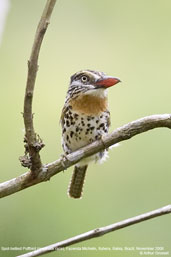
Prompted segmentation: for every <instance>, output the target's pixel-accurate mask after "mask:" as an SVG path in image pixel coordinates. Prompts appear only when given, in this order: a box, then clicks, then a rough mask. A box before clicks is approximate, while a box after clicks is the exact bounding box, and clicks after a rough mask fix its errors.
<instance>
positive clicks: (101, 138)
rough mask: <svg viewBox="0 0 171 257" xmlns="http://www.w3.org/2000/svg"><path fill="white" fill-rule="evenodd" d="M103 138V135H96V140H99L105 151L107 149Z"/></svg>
mask: <svg viewBox="0 0 171 257" xmlns="http://www.w3.org/2000/svg"><path fill="white" fill-rule="evenodd" d="M103 138H104V136H103V135H98V140H100V141H101V142H102V144H103V146H104V148H105V149H108V148H106V145H105V142H104V140H103Z"/></svg>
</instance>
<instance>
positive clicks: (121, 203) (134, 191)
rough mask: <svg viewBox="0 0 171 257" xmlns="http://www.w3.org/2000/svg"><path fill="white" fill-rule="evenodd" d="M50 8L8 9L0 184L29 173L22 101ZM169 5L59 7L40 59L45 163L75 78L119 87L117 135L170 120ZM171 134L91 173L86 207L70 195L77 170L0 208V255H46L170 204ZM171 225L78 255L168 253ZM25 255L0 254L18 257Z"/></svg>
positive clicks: (156, 225)
mask: <svg viewBox="0 0 171 257" xmlns="http://www.w3.org/2000/svg"><path fill="white" fill-rule="evenodd" d="M44 4H45V0H44V1H42V0H37V1H34V0H30V1H27V0H22V1H17V0H12V3H11V9H10V12H9V16H8V19H7V23H6V28H5V32H4V37H3V41H2V45H1V48H0V54H1V58H0V74H1V75H0V85H1V94H0V104H1V108H0V117H1V133H0V144H1V148H0V156H1V173H0V180H1V181H5V180H8V179H11V178H13V177H16V176H18V175H20V174H21V173H23V172H25V169H24V168H22V167H21V166H20V163H19V161H18V157H19V156H20V155H22V154H23V151H24V149H23V143H22V141H23V136H24V132H23V119H22V115H21V112H22V109H23V97H24V90H25V83H26V76H27V60H28V58H29V55H30V50H31V46H32V42H33V38H34V34H35V28H36V26H37V23H38V20H39V18H40V15H41V13H42V9H43V7H44ZM170 8H171V2H170V1H169V0H165V1H162V0H150V1H148V0H144V1H137V0H127V1H124V0H106V1H104V0H102V1H91V0H87V1H84V0H70V1H67V0H59V1H57V5H56V8H55V10H54V13H53V15H52V20H51V24H50V26H49V28H48V31H47V34H46V36H45V40H44V42H43V47H42V49H41V55H40V59H39V65H40V67H39V72H38V76H37V82H36V89H35V95H34V105H33V108H34V112H35V116H34V117H35V120H34V122H35V128H36V131H37V132H38V133H39V134H40V136H41V137H42V138H43V140H44V142H45V144H46V147H45V148H44V149H43V151H42V152H41V155H42V159H43V162H44V163H47V162H51V161H53V160H56V159H58V158H59V156H60V154H61V152H62V148H61V130H60V125H59V118H60V112H61V109H62V106H63V103H64V98H65V94H66V91H67V87H68V83H69V77H70V75H72V74H73V73H74V72H76V71H78V70H81V69H85V68H89V69H95V70H100V71H104V72H106V73H107V74H109V75H114V76H117V77H119V78H120V79H121V80H122V84H119V85H117V86H116V87H114V88H112V89H111V90H110V92H109V104H110V110H111V115H112V126H111V130H113V129H114V128H117V127H118V126H121V125H123V124H125V123H127V122H129V121H132V120H135V119H137V118H140V117H143V116H146V115H150V114H159V113H169V112H170V95H171V76H170V67H171V47H170V45H171V30H170V27H171V18H170ZM170 145H171V137H170V131H169V130H167V129H155V130H154V131H151V132H148V133H144V134H142V135H140V136H138V137H135V138H133V139H131V140H128V141H127V142H124V143H122V144H121V146H120V147H118V148H115V149H113V150H112V151H110V158H109V159H108V161H107V162H105V163H104V164H103V165H91V167H90V168H89V171H88V175H87V180H86V185H85V187H84V196H83V198H82V200H72V199H69V198H68V197H67V194H66V191H67V186H68V182H69V180H70V176H71V172H72V168H70V169H68V170H67V171H65V172H64V173H63V172H61V173H60V174H58V175H57V176H55V177H53V178H52V179H51V181H50V182H46V183H42V184H40V185H36V186H35V187H31V188H29V189H27V190H24V191H22V192H19V193H17V194H14V195H11V196H9V197H7V198H4V199H1V207H0V208H1V219H0V231H1V238H0V246H1V247H2V246H3V247H15V246H16V247H21V246H26V247H29V246H30V247H35V246H36V247H41V246H45V245H48V244H51V243H54V242H57V241H60V240H63V239H66V238H68V237H71V236H74V235H77V234H79V233H82V232H85V231H88V230H90V229H93V228H96V227H99V226H105V225H107V224H110V223H114V222H117V221H120V220H122V219H125V218H128V217H132V216H135V215H138V214H140V213H143V212H146V211H150V210H153V209H155V208H159V207H161V206H164V205H167V204H169V202H170V195H171V187H170V181H171V173H170V170H171V162H170V159H171V158H170ZM170 226H171V219H170V216H165V217H160V218H157V219H154V220H151V221H148V222H145V223H142V224H139V225H135V226H132V227H129V228H126V229H123V230H120V231H117V232H114V233H113V234H109V235H106V236H104V237H102V238H98V239H94V240H91V241H87V242H83V243H80V244H78V245H75V246H73V247H82V246H84V247H97V249H98V247H125V246H128V247H129V246H130V247H131V246H134V247H136V246H139V247H153V246H162V247H164V248H165V251H169V250H170V251H171V246H170V238H171V232H170V229H169V227H170ZM22 252H23V251H2V250H1V252H0V256H5V257H8V256H14V255H17V254H21V253H22ZM77 253H79V256H82V257H84V256H85V257H89V256H105V255H106V254H107V255H108V256H139V252H136V251H133V252H129V251H122V252H121V251H107V252H105V251H101V250H97V251H90V250H89V251H88V250H87V251H76V250H75V251H74V250H72V251H61V252H60V253H52V254H49V255H47V256H62V257H68V256H70V257H73V256H75V254H77Z"/></svg>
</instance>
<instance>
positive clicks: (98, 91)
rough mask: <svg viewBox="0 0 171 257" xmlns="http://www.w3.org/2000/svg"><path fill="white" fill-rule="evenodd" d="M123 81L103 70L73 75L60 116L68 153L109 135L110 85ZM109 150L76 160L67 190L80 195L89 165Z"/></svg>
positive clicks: (63, 139)
mask: <svg viewBox="0 0 171 257" xmlns="http://www.w3.org/2000/svg"><path fill="white" fill-rule="evenodd" d="M118 82H120V80H119V79H118V78H114V77H109V76H106V75H105V74H104V73H103V72H98V71H92V70H83V71H79V72H77V73H75V74H74V75H73V76H71V81H70V85H69V89H68V92H67V96H66V100H65V104H64V107H63V110H62V115H61V125H62V146H63V150H64V153H65V154H69V153H71V152H73V151H75V150H77V149H79V148H81V147H83V146H86V145H88V144H90V143H91V142H93V141H95V140H98V139H100V138H102V137H103V135H106V134H107V133H108V130H109V126H110V112H109V110H108V100H107V88H109V87H111V86H114V85H115V84H117V83H118ZM106 154H107V150H104V151H102V152H99V153H97V154H94V155H93V156H91V157H87V158H85V159H83V160H81V161H80V162H79V163H77V164H76V165H75V167H74V172H73V175H72V178H71V182H70V185H69V189H68V194H69V196H70V197H73V198H81V196H82V189H83V184H84V179H85V174H86V170H87V167H88V164H89V163H90V162H91V161H99V160H103V159H105V157H106Z"/></svg>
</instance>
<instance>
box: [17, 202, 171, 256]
mask: <svg viewBox="0 0 171 257" xmlns="http://www.w3.org/2000/svg"><path fill="white" fill-rule="evenodd" d="M169 213H171V205H168V206H164V207H162V208H159V209H157V210H154V211H150V212H147V213H144V214H140V215H138V216H135V217H133V218H129V219H126V220H123V221H120V222H117V223H114V224H111V225H108V226H106V227H101V228H97V229H94V230H91V231H88V232H86V233H83V234H80V235H77V236H74V237H71V238H69V239H66V240H64V241H61V242H58V243H55V244H52V245H49V246H46V247H43V248H40V249H38V250H35V251H33V252H29V253H26V254H22V255H20V256H18V257H35V256H40V255H43V254H46V253H49V252H53V251H57V250H59V249H60V248H62V247H66V246H69V245H73V244H75V243H80V242H83V241H86V240H89V239H91V238H95V237H100V236H103V235H105V234H107V233H110V232H113V231H115V230H118V229H122V228H125V227H128V226H131V225H134V224H136V223H140V222H142V221H145V220H149V219H153V218H155V217H158V216H161V215H165V214H169Z"/></svg>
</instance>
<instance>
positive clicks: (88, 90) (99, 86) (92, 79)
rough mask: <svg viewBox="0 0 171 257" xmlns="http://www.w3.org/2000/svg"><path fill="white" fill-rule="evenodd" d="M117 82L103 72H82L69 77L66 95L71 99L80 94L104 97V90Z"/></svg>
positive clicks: (105, 91)
mask: <svg viewBox="0 0 171 257" xmlns="http://www.w3.org/2000/svg"><path fill="white" fill-rule="evenodd" d="M118 82H120V79H118V78H114V77H110V76H107V75H106V74H104V73H103V72H98V71H92V70H83V71H79V72H77V73H75V74H74V75H72V76H71V81H70V85H69V89H68V93H69V95H70V96H72V97H75V96H79V95H82V94H84V95H88V94H89V95H94V96H98V97H105V96H106V95H107V90H106V89H107V88H109V87H111V86H114V85H116V84H117V83H118Z"/></svg>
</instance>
